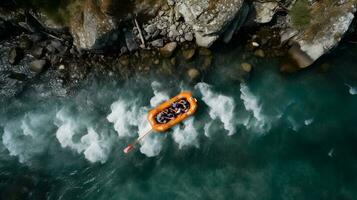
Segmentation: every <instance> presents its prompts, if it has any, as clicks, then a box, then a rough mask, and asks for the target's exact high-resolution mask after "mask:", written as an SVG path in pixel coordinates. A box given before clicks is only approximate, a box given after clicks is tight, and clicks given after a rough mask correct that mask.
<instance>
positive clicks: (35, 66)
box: [29, 60, 47, 73]
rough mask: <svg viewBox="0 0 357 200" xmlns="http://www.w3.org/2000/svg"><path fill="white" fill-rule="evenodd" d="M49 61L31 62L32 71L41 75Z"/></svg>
mask: <svg viewBox="0 0 357 200" xmlns="http://www.w3.org/2000/svg"><path fill="white" fill-rule="evenodd" d="M46 64H47V61H46V60H34V61H32V62H30V64H29V66H30V70H31V71H33V72H35V73H40V72H41V71H42V70H43V69H44V67H45V66H46Z"/></svg>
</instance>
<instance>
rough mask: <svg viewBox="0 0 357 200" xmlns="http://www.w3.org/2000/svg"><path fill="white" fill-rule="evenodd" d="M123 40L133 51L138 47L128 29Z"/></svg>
mask: <svg viewBox="0 0 357 200" xmlns="http://www.w3.org/2000/svg"><path fill="white" fill-rule="evenodd" d="M125 42H126V46H127V47H128V50H129V51H135V50H137V49H139V45H138V43H136V41H135V38H134V36H133V34H132V33H131V32H129V31H127V32H125Z"/></svg>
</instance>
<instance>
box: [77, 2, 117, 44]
mask: <svg viewBox="0 0 357 200" xmlns="http://www.w3.org/2000/svg"><path fill="white" fill-rule="evenodd" d="M98 2H99V4H97V3H98ZM106 2H108V1H93V0H85V1H84V2H83V3H82V4H81V6H79V7H78V10H77V11H76V13H73V15H74V16H73V17H71V21H70V31H71V33H72V36H73V40H74V41H73V42H74V44H75V45H76V46H77V47H78V48H83V49H91V48H94V47H100V46H102V45H103V42H104V41H105V40H106V39H105V38H109V37H110V32H111V31H112V30H114V29H115V28H116V25H115V24H114V19H113V18H112V17H110V16H108V15H106V13H105V10H103V9H105V8H108V7H107V6H105V5H104V4H105V3H106Z"/></svg>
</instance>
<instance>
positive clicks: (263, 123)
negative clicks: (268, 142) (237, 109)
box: [240, 84, 270, 133]
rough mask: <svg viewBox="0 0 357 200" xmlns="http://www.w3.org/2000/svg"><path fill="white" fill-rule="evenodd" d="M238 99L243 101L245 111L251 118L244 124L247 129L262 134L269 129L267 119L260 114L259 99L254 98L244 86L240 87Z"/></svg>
mask: <svg viewBox="0 0 357 200" xmlns="http://www.w3.org/2000/svg"><path fill="white" fill-rule="evenodd" d="M240 92H241V95H240V98H241V99H242V100H243V104H244V107H245V109H246V110H247V111H248V112H251V114H252V117H251V118H249V119H247V120H246V122H245V123H244V125H245V127H246V128H247V129H251V130H253V131H257V132H260V133H264V132H266V131H268V130H269V129H270V124H269V123H268V121H267V117H266V116H265V115H264V114H263V112H262V106H261V104H260V102H259V98H258V97H257V96H255V95H254V94H253V93H252V92H251V91H250V89H249V87H248V86H247V85H246V84H241V85H240Z"/></svg>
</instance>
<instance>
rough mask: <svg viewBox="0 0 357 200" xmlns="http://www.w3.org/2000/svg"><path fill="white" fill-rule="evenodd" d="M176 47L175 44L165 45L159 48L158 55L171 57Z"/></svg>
mask: <svg viewBox="0 0 357 200" xmlns="http://www.w3.org/2000/svg"><path fill="white" fill-rule="evenodd" d="M176 47H177V42H170V43H167V44H166V45H165V46H164V47H162V48H160V54H161V55H162V56H164V57H171V55H172V54H173V52H174V51H175V49H176Z"/></svg>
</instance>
